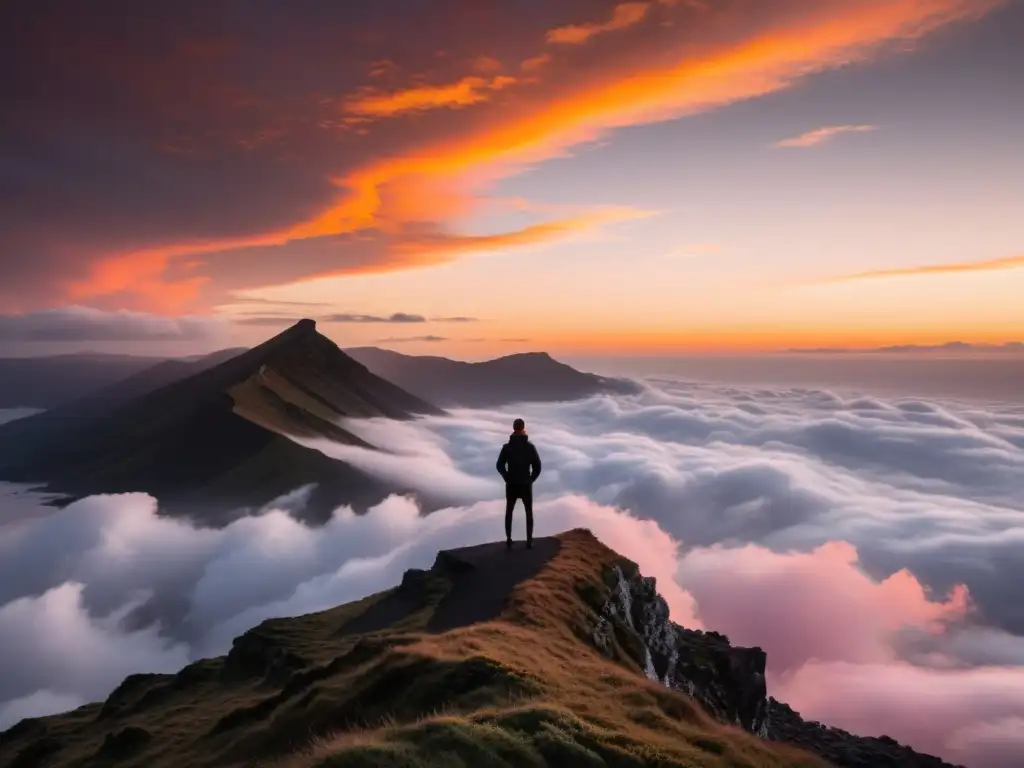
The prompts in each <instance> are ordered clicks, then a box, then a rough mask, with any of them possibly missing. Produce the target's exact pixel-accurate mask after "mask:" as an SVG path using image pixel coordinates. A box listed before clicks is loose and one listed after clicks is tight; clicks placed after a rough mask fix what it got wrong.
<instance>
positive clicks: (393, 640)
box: [0, 529, 948, 768]
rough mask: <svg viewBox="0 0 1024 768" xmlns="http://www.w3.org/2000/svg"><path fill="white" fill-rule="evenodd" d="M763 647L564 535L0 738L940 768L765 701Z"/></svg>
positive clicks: (493, 762) (588, 542)
mask: <svg viewBox="0 0 1024 768" xmlns="http://www.w3.org/2000/svg"><path fill="white" fill-rule="evenodd" d="M765 658H766V657H765V654H764V652H763V651H761V649H759V648H736V647H733V646H732V645H731V644H730V643H729V640H728V638H726V637H725V636H724V635H721V634H719V633H715V632H702V631H699V630H687V629H684V628H682V627H679V626H678V625H676V624H674V623H673V622H671V621H669V619H668V608H667V605H666V604H665V601H664V599H663V598H662V597H661V596H660V595H659V594H658V592H657V589H656V583H655V581H654V580H653V579H651V578H646V577H644V576H643V575H642V574H641V573H640V570H639V568H638V567H637V566H636V564H635V563H633V562H632V561H629V560H627V559H626V558H623V557H622V556H621V555H619V554H618V553H616V552H614V551H613V550H611V549H609V548H608V547H606V546H605V545H603V544H601V543H600V542H599V541H598V540H597V539H596V538H595V537H594V536H593V534H592V533H590V532H589V531H587V530H584V529H576V530H573V531H568V532H565V533H562V534H559V535H558V536H555V537H547V538H540V539H537V540H536V541H535V547H534V549H533V550H523V549H517V550H515V551H513V552H507V551H505V549H504V546H503V544H499V543H493V544H484V545H477V546H473V547H464V548H462V549H455V550H442V551H441V552H439V553H438V555H437V558H436V559H435V562H434V565H433V566H432V567H431V568H429V569H426V570H420V569H411V570H409V571H406V573H405V575H404V576H403V578H402V581H401V583H400V584H399V585H397V586H396V587H394V588H392V589H389V590H385V591H384V592H380V593H377V594H375V595H370V596H368V597H366V598H363V599H361V600H358V601H355V602H353V603H349V604H346V605H343V606H338V607H335V608H330V609H327V610H325V611H320V612H318V613H313V614H307V615H305V616H300V617H294V618H282V619H269V620H267V621H264V622H262V623H261V624H259V625H258V626H256V627H253V628H252V629H250V630H248V631H247V632H245V633H243V634H242V635H240V636H239V637H238V638H236V639H235V640H234V642H233V644H232V647H231V650H230V651H229V652H228V654H227V655H226V656H223V657H218V658H215V659H203V660H198V661H195V662H193V663H191V664H189V665H188V666H186V667H185V668H184V669H182V670H181V671H180V672H178V673H177V674H174V675H153V674H138V675H131V676H129V677H128V678H126V679H125V680H124V681H123V682H122V683H121V684H120V685H119V686H117V688H116V689H115V690H114V691H113V692H112V693H111V694H110V695H109V696H108V697H107V699H106V700H105V701H104V702H97V703H94V704H89V705H86V706H84V707H80V708H78V709H76V710H73V711H71V712H68V713H64V714H60V715H53V716H50V717H45V718H36V719H30V720H23V721H21V722H20V723H18V724H16V725H14V726H13V727H11V728H9V729H8V730H6V731H4V732H3V733H0V763H3V764H5V765H11V766H12V768H13V767H14V766H17V767H18V768H29V766H35V768H49V767H51V766H52V767H53V768H67V767H70V766H79V765H81V766H85V765H90V766H92V765H107V764H117V765H119V766H125V767H126V768H128V767H131V766H147V768H161V767H162V766H177V765H190V766H197V768H201V767H202V766H213V765H216V766H234V765H264V766H281V767H282V768H329V767H330V766H341V765H345V766H377V767H378V768H390V766H395V768H398V767H399V766H404V767H411V768H421V767H423V768H426V767H427V766H431V767H434V766H436V767H438V768H440V767H441V766H448V765H488V766H496V767H497V766H523V765H529V766H548V765H550V766H564V765H587V766H594V767H595V768H598V767H599V766H615V767H616V768H647V767H648V766H650V767H651V768H653V767H654V766H658V767H659V768H677V767H678V768H683V766H705V767H707V768H719V767H720V768H727V767H728V768H735V767H736V766H751V767H753V766H757V768H774V767H775V766H780V767H781V766H791V767H793V768H796V766H803V767H805V768H812V767H814V768H819V767H823V766H827V765H829V764H831V765H834V766H838V767H839V768H868V766H886V765H889V766H906V768H926V767H927V768H948V764H947V763H944V762H942V761H941V760H939V759H938V758H934V757H931V756H927V755H921V754H918V753H916V752H913V751H912V750H910V749H909V748H907V747H903V746H901V745H899V744H897V743H896V742H895V741H894V740H892V739H888V738H886V737H881V738H878V739H873V738H862V737H856V736H852V735H850V734H846V733H845V732H842V731H838V730H836V729H829V728H826V727H824V726H821V725H819V724H817V723H810V722H806V721H804V720H802V718H800V716H799V715H798V714H797V713H795V712H794V711H793V710H792V709H790V708H788V707H786V706H785V705H782V704H779V703H778V702H776V701H775V700H774V699H771V698H770V697H767V692H766V687H765V682H764V664H765Z"/></svg>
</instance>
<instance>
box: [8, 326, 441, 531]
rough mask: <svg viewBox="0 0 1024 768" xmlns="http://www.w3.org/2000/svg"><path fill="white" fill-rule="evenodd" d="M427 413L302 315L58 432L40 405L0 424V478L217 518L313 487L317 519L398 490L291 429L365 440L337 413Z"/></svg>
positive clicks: (67, 495)
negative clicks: (153, 501) (150, 499)
mask: <svg viewBox="0 0 1024 768" xmlns="http://www.w3.org/2000/svg"><path fill="white" fill-rule="evenodd" d="M90 397H96V395H95V394H94V395H92V396H90ZM65 410H68V409H65ZM70 410H72V411H73V410H74V409H73V408H71V409H70ZM429 413H433V414H437V413H441V410H440V409H438V408H437V407H436V406H433V405H432V404H430V403H427V402H426V401H424V400H422V399H420V398H417V397H415V396H414V395H411V394H409V393H408V392H405V391H404V390H402V389H401V388H400V387H397V386H396V385H394V384H392V383H391V382H388V381H385V380H384V379H381V378H380V377H378V376H376V375H375V374H373V373H371V372H370V371H369V370H368V369H367V368H366V367H365V366H364V365H362V364H361V363H359V362H357V361H355V360H353V359H351V358H349V357H348V356H347V355H345V354H344V353H343V352H341V350H340V349H339V348H338V347H337V345H336V344H334V342H332V341H330V340H329V339H327V338H326V337H324V336H322V335H320V334H319V333H317V331H316V325H315V323H314V322H313V321H300V322H299V323H296V324H295V325H294V326H292V327H291V328H289V329H287V330H285V331H284V332H282V333H280V334H278V335H276V336H274V337H272V338H271V339H269V340H267V341H266V342H264V343H263V344H260V345H259V346H257V347H254V348H252V349H249V350H246V351H245V352H243V353H241V354H239V355H234V356H231V357H229V358H228V359H227V360H222V361H219V362H217V363H216V364H215V365H212V366H210V367H207V368H205V369H203V370H200V371H198V372H197V373H194V374H193V375H190V376H187V377H185V378H184V379H178V380H176V381H172V382H170V383H167V384H166V385H164V386H161V387H159V388H158V389H156V390H154V391H150V392H146V393H144V394H142V395H141V396H139V397H136V398H134V399H130V400H128V401H127V402H124V403H119V404H117V407H115V408H113V410H109V411H108V410H104V409H100V412H99V413H98V414H97V415H96V417H95V418H93V419H88V420H86V421H85V422H83V423H82V425H81V426H80V427H79V428H77V429H75V430H73V431H72V432H70V433H69V432H67V431H62V430H61V429H60V428H57V429H55V428H54V427H53V417H52V416H49V417H48V416H47V414H46V413H42V414H36V415H35V416H30V417H27V418H24V419H19V420H17V421H13V422H9V423H7V424H4V425H2V426H0V479H3V480H7V481H11V482H20V483H36V484H42V485H44V486H45V488H46V490H47V492H50V493H56V494H59V495H61V496H63V497H64V501H65V502H69V501H73V500H75V499H78V498H82V497H84V496H88V495H93V494H96V493H126V492H132V491H141V492H147V493H151V494H152V495H154V496H156V497H157V498H158V500H159V501H160V502H161V506H162V508H164V509H167V510H173V511H174V512H175V513H176V514H193V513H194V514H195V515H196V516H198V517H199V518H200V519H203V520H207V521H209V520H213V519H217V521H218V522H222V521H225V520H226V519H230V518H221V517H219V516H220V515H221V513H226V512H225V508H226V507H233V508H235V509H237V508H241V507H254V506H257V507H258V506H262V505H263V504H266V503H268V502H270V501H272V500H273V499H274V498H276V497H279V496H282V495H284V494H287V493H290V492H292V491H294V490H296V489H297V488H299V487H303V486H315V487H314V489H313V492H312V497H311V499H310V504H311V506H310V507H309V509H308V512H309V514H310V515H311V516H312V518H313V519H316V520H325V519H326V518H327V517H329V515H330V513H331V511H333V509H334V508H336V507H337V506H339V505H340V504H344V503H354V504H357V505H358V506H359V507H360V508H365V507H367V506H370V505H372V504H373V503H376V502H378V501H381V500H383V498H384V497H386V495H388V493H389V492H394V491H401V490H403V489H397V488H391V487H389V486H387V485H385V484H384V483H383V482H382V481H379V480H377V479H375V478H372V477H370V476H368V475H366V474H365V473H363V472H361V471H359V470H356V469H355V468H353V467H350V466H348V465H346V464H343V463H342V462H339V461H336V460H334V459H330V458H328V457H326V456H324V455H323V454H322V453H320V452H319V451H315V450H312V449H310V448H306V447H304V446H301V445H299V444H298V443H296V442H294V441H293V440H292V439H291V438H292V437H299V438H309V437H321V438H327V439H331V440H335V441H338V442H343V443H348V444H353V445H364V446H365V442H364V441H362V440H361V439H360V438H358V437H357V436H355V435H354V434H352V433H350V432H348V431H347V430H345V429H343V428H342V427H340V426H339V425H338V423H339V421H340V419H342V418H365V417H374V416H379V417H386V418H392V419H408V418H412V417H414V416H415V415H417V414H429ZM190 508H193V509H192V510H191V511H190ZM196 510H198V511H196Z"/></svg>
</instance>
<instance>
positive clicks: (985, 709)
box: [677, 542, 1024, 768]
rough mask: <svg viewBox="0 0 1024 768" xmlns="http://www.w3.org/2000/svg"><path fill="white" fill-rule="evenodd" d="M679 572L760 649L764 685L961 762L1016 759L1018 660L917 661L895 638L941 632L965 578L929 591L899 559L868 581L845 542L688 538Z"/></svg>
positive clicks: (964, 603)
mask: <svg viewBox="0 0 1024 768" xmlns="http://www.w3.org/2000/svg"><path fill="white" fill-rule="evenodd" d="M678 574H679V575H678V579H679V582H680V584H681V585H682V586H683V587H684V588H685V589H686V590H687V591H688V592H689V593H690V594H691V595H692V596H693V597H694V599H695V600H696V604H697V616H698V617H699V618H700V620H701V621H702V622H703V623H704V624H705V625H707V626H710V627H714V628H715V629H717V630H719V631H721V632H724V633H725V634H727V635H728V636H729V637H730V639H731V640H732V642H733V643H735V644H739V645H760V646H761V647H762V648H764V649H765V650H766V651H767V653H768V674H769V693H770V694H771V695H773V696H775V697H776V698H778V699H779V700H781V701H785V702H786V703H787V704H789V705H791V706H792V707H793V708H794V709H795V710H797V711H798V712H800V713H801V714H802V715H803V716H804V717H806V718H809V719H813V720H818V721H821V722H825V723H828V724H829V725H831V726H834V727H838V728H843V729H845V730H848V731H850V732H852V733H856V734H860V735H864V736H880V735H883V734H887V735H889V736H892V737H893V738H895V739H897V740H899V741H900V742H902V743H905V744H911V745H912V746H913V747H914V749H916V750H918V751H923V752H928V753H931V754H937V755H940V756H942V757H944V758H946V759H947V760H952V761H954V762H958V763H964V764H966V765H968V766H971V768H1011V767H1017V768H1019V766H1022V765H1024V737H1022V735H1021V734H1024V730H1018V729H1017V726H1019V725H1020V724H1021V723H1024V668H1021V667H997V666H985V667H973V668H955V669H950V668H944V669H935V668H928V667H919V666H914V665H912V664H909V663H907V662H905V661H903V660H901V659H900V658H899V656H898V654H897V652H896V649H895V647H894V643H893V641H894V639H895V636H896V633H897V632H899V631H900V630H906V629H914V630H917V631H919V632H927V633H933V634H936V635H941V634H942V633H943V632H945V631H946V628H947V627H948V626H949V625H950V624H955V623H957V622H959V621H962V620H963V619H964V618H965V617H966V614H967V610H968V607H969V603H970V596H969V594H968V592H967V590H966V588H964V587H962V586H960V587H957V588H955V589H954V590H953V591H952V592H951V593H950V594H949V595H947V596H945V597H932V598H929V596H928V595H927V594H926V592H925V590H924V588H923V587H922V586H921V584H920V583H919V582H918V581H917V579H915V578H914V576H913V575H911V574H910V573H909V572H907V571H899V572H897V573H895V574H893V575H891V576H890V577H888V578H886V579H884V580H882V581H875V580H873V579H871V578H870V577H869V576H867V575H866V574H865V573H864V572H863V571H861V570H860V568H859V564H858V558H857V551H856V549H855V548H854V547H853V546H852V545H850V544H848V543H846V542H829V543H827V544H824V545H822V546H820V547H818V548H817V549H815V550H813V551H812V552H807V553H789V554H783V553H777V552H772V551H770V550H767V549H764V548H762V547H758V546H754V545H749V546H745V547H741V548H734V549H728V548H724V547H721V546H715V547H711V548H707V549H696V550H693V551H691V552H690V553H688V554H687V555H685V556H684V557H683V558H682V559H681V561H680V565H679V572H678ZM677 620H678V619H677Z"/></svg>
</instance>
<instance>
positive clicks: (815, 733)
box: [768, 697, 963, 768]
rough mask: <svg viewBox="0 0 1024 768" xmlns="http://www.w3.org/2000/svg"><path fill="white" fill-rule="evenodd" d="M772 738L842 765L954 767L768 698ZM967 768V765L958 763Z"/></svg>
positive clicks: (863, 767)
mask: <svg viewBox="0 0 1024 768" xmlns="http://www.w3.org/2000/svg"><path fill="white" fill-rule="evenodd" d="M768 723H769V727H768V738H769V739H771V740H772V741H781V742H785V743H787V744H793V745H794V746H798V747H802V748H803V749H806V750H808V751H811V752H815V753H817V754H818V755H821V757H823V758H825V759H826V760H828V761H829V762H830V763H832V764H833V765H836V766H841V768H953V766H951V765H950V763H947V762H945V761H943V760H941V759H939V758H937V757H935V756H933V755H924V754H921V753H920V752H915V751H914V750H912V749H911V748H910V747H908V746H905V745H903V744H900V743H899V742H898V741H896V740H895V739H892V738H890V737H888V736H879V737H877V738H873V737H870V736H855V735H853V734H852V733H848V732H847V731H844V730H841V729H839V728H830V727H828V726H827V725H822V724H821V723H817V722H814V721H811V720H804V719H803V718H802V717H800V713H799V712H796V711H795V710H794V709H793V708H792V707H790V706H789V705H787V704H783V703H782V702H781V701H776V700H775V699H773V698H771V697H769V698H768ZM956 768H963V766H956Z"/></svg>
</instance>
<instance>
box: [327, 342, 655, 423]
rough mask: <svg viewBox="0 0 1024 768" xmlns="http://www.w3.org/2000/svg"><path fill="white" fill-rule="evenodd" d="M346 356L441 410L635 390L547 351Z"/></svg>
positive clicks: (372, 351)
mask: <svg viewBox="0 0 1024 768" xmlns="http://www.w3.org/2000/svg"><path fill="white" fill-rule="evenodd" d="M345 351H346V352H347V353H348V354H349V355H351V356H352V357H354V358H355V359H356V360H359V361H360V362H361V363H363V364H364V365H365V366H366V367H367V368H369V369H370V370H371V371H373V372H374V373H376V374H377V375H378V376H383V377H384V378H386V379H388V380H389V381H393V382H394V383H395V384H398V385H399V386H400V387H402V388H403V389H406V390H408V391H409V392H413V393H415V394H416V395H419V396H420V397H422V398H424V399H426V400H429V401H430V402H433V403H437V404H438V405H441V406H445V407H449V406H462V407H470V408H485V407H490V406H498V405H504V404H506V403H513V402H529V401H562V400H578V399H581V398H585V397H592V396H593V395H598V394H603V393H608V394H634V393H636V392H637V391H639V387H638V385H636V384H635V383H633V382H631V381H628V380H624V379H613V378H608V377H605V376H598V375H596V374H593V373H584V372H583V371H578V370H576V369H575V368H572V367H570V366H568V365H566V364H564V363H560V362H558V361H557V360H555V359H554V358H552V357H551V355H549V354H547V353H546V352H523V353H519V354H514V355H507V356H505V357H499V358H496V359H494V360H487V361H484V362H479V363H467V362H462V361H458V360H449V359H448V358H445V357H436V356H420V355H405V354H401V353H399V352H393V351H391V350H387V349H380V348H378V347H355V348H349V349H346V350H345Z"/></svg>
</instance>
